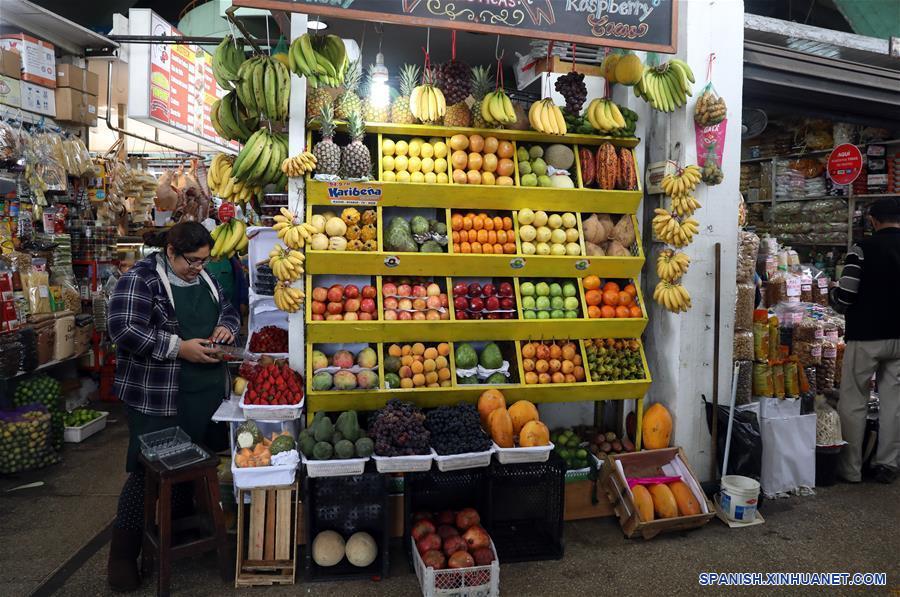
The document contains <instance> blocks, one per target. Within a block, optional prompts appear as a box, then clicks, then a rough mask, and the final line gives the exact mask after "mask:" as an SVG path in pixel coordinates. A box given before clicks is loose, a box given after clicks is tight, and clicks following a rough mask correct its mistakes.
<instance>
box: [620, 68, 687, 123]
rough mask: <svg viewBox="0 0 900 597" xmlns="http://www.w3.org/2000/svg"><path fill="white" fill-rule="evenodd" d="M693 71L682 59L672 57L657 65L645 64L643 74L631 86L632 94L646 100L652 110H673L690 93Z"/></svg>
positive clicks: (681, 104) (684, 100)
mask: <svg viewBox="0 0 900 597" xmlns="http://www.w3.org/2000/svg"><path fill="white" fill-rule="evenodd" d="M693 82H694V73H693V71H691V67H690V66H688V65H687V63H686V62H684V61H683V60H678V59H677V58H673V59H671V60H669V61H668V62H666V63H663V64H661V65H659V66H645V67H644V75H643V77H641V80H640V81H638V83H637V85H635V86H634V87H633V89H634V95H635V96H637V97H639V98H641V99H643V100H644V101H646V102H648V103H649V104H650V105H651V106H653V109H654V110H659V111H660V112H674V111H675V109H676V108H680V107H681V106H683V105H684V104H685V103H687V97H688V96H689V95H692V93H691V83H693Z"/></svg>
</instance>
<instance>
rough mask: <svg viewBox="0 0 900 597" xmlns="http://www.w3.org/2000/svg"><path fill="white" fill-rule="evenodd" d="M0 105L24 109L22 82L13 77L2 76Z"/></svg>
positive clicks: (0, 78)
mask: <svg viewBox="0 0 900 597" xmlns="http://www.w3.org/2000/svg"><path fill="white" fill-rule="evenodd" d="M0 104H4V105H7V106H10V107H12V108H21V107H22V82H21V81H19V80H18V79H13V78H12V77H7V76H5V75H0Z"/></svg>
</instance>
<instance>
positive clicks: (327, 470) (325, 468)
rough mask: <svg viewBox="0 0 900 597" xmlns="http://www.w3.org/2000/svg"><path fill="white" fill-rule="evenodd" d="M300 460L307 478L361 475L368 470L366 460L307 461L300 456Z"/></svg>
mask: <svg viewBox="0 0 900 597" xmlns="http://www.w3.org/2000/svg"><path fill="white" fill-rule="evenodd" d="M300 460H301V462H303V466H305V467H306V476H307V477H343V476H347V475H361V474H363V472H364V471H365V470H366V463H367V462H368V461H369V457H368V456H367V457H366V458H339V459H334V460H307V458H306V456H304V455H303V454H302V453H301V454H300Z"/></svg>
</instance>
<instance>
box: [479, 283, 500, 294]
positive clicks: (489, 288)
mask: <svg viewBox="0 0 900 597" xmlns="http://www.w3.org/2000/svg"><path fill="white" fill-rule="evenodd" d="M496 292H497V291H496V290H495V289H494V285H493V284H491V283H487V284H485V285H484V286H482V287H481V294H482V295H483V296H494V294H496Z"/></svg>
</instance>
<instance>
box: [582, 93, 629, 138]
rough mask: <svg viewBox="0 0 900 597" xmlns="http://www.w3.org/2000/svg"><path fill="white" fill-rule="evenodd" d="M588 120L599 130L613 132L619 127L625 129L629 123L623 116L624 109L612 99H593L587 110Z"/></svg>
mask: <svg viewBox="0 0 900 597" xmlns="http://www.w3.org/2000/svg"><path fill="white" fill-rule="evenodd" d="M585 116H587V119H588V122H590V123H591V126H592V127H594V129H596V130H597V131H598V132H601V133H611V132H613V131H617V130H619V129H624V128H625V127H626V126H627V125H628V123H627V122H625V117H624V116H622V111H621V110H620V109H619V106H617V105H616V102H614V101H612V100H610V99H601V98H597V99H593V100H591V103H589V104H588V107H587V110H585Z"/></svg>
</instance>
